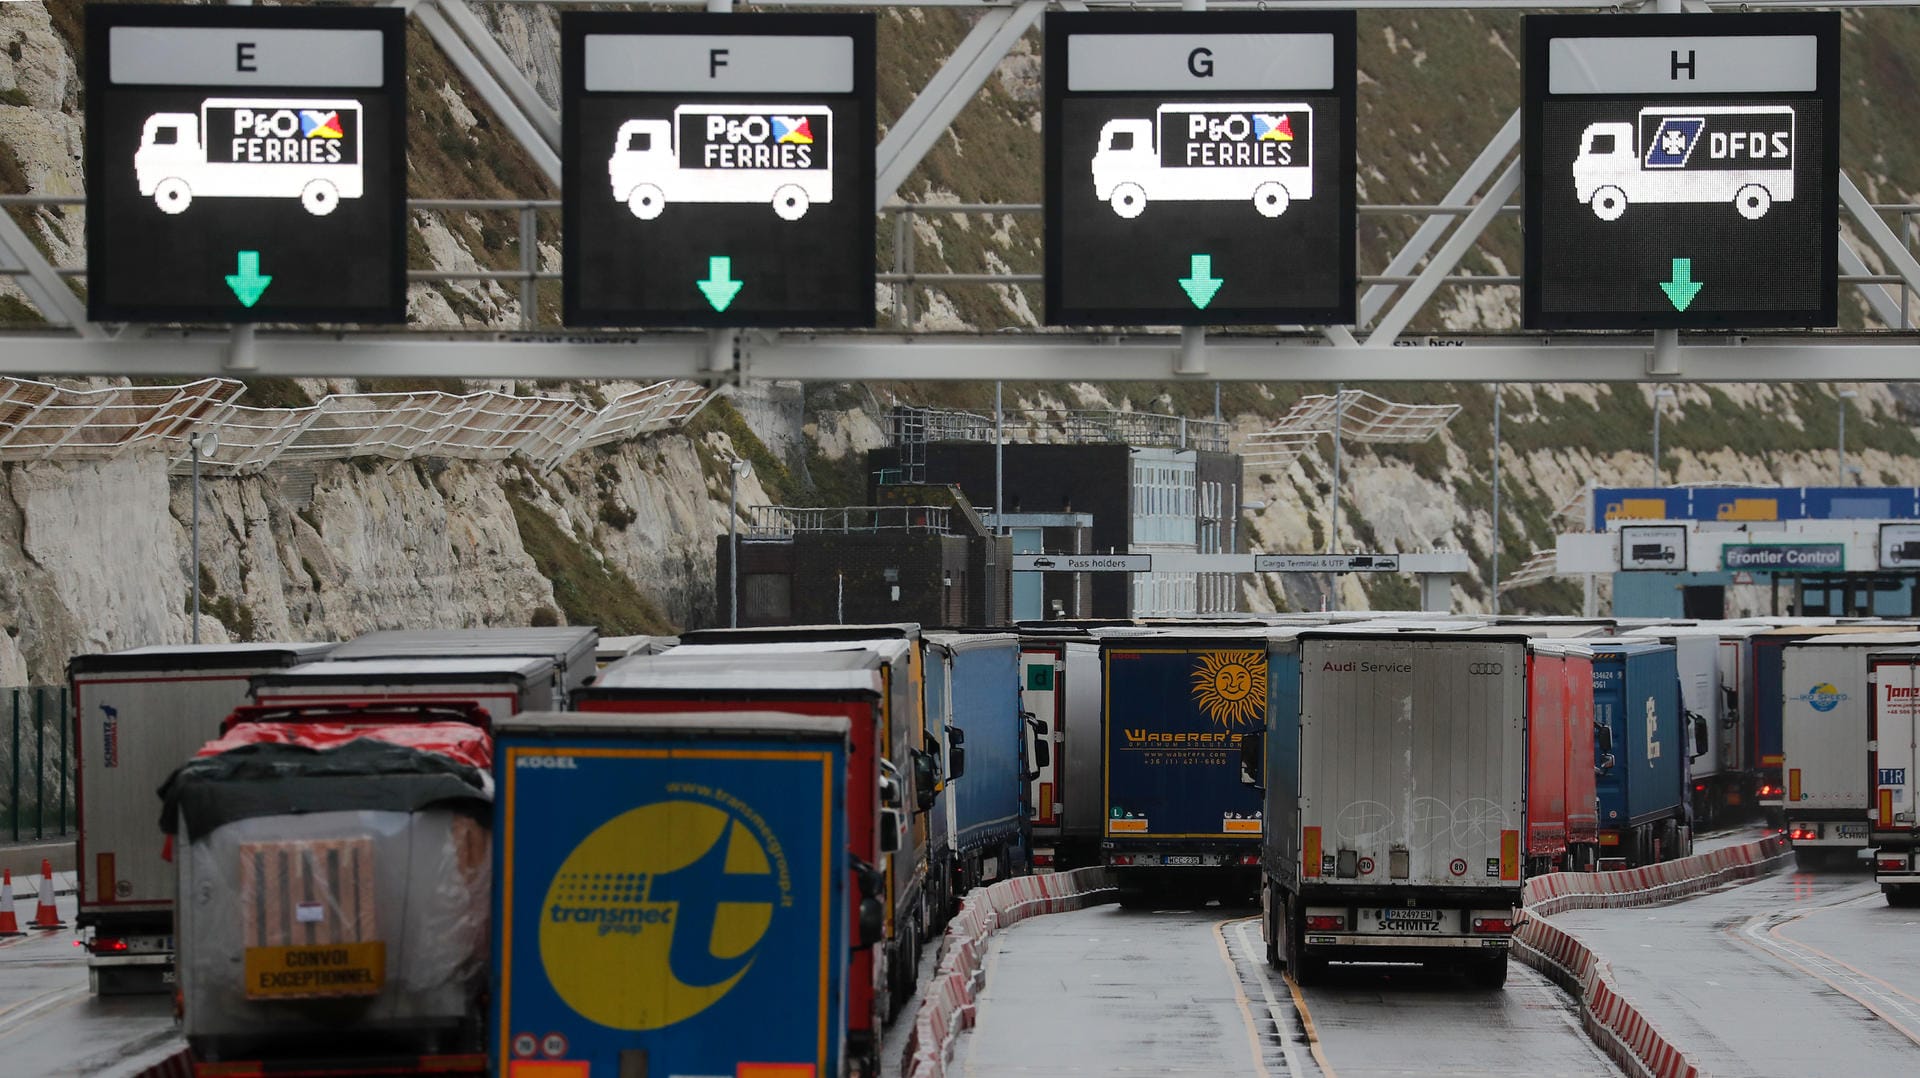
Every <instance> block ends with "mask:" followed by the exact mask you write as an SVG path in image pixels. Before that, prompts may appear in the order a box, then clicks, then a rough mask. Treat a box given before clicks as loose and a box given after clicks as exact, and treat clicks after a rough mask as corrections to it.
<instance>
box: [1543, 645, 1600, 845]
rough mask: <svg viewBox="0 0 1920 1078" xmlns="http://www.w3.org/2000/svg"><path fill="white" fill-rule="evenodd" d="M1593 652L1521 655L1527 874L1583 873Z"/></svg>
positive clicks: (1591, 818)
mask: <svg viewBox="0 0 1920 1078" xmlns="http://www.w3.org/2000/svg"><path fill="white" fill-rule="evenodd" d="M1593 736H1594V735H1593V652H1592V651H1591V650H1589V649H1588V648H1586V647H1585V646H1583V645H1581V644H1578V643H1575V642H1573V641H1569V640H1543V639H1535V640H1533V641H1531V642H1530V643H1529V644H1528V647H1527V861H1528V866H1529V868H1528V871H1529V873H1530V874H1535V873H1542V872H1553V871H1557V870H1579V869H1585V868H1589V867H1591V866H1592V865H1593V863H1594V861H1595V859H1596V858H1597V857H1598V856H1599V853H1598V851H1599V843H1600V819H1599V813H1598V811H1597V810H1596V808H1595V806H1594V781H1593V779H1594V776H1593Z"/></svg>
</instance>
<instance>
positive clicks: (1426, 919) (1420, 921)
mask: <svg viewBox="0 0 1920 1078" xmlns="http://www.w3.org/2000/svg"><path fill="white" fill-rule="evenodd" d="M1369 912H1373V914H1374V916H1373V917H1371V918H1369V919H1370V920H1371V921H1373V926H1374V928H1376V929H1377V930H1379V931H1381V932H1406V933H1428V932H1438V931H1440V911H1439V910H1429V909H1382V910H1379V911H1369Z"/></svg>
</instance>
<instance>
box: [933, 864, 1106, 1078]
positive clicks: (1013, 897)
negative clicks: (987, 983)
mask: <svg viewBox="0 0 1920 1078" xmlns="http://www.w3.org/2000/svg"><path fill="white" fill-rule="evenodd" d="M1119 895H1120V891H1119V889H1118V888H1117V887H1115V886H1114V884H1113V880H1112V877H1111V876H1110V875H1109V873H1108V872H1107V870H1106V869H1104V868H1082V869H1075V870H1074V871H1072V872H1056V873H1052V874H1050V875H1045V876H1021V877H1018V878H1016V879H1011V880H1002V881H1000V882H999V883H996V884H993V885H991V886H988V887H980V888H975V889H974V890H973V891H971V892H969V893H968V894H967V897H966V898H965V899H963V900H962V901H961V903H960V912H959V913H957V914H955V915H954V918H953V920H951V921H949V922H947V931H946V936H945V937H944V939H943V940H942V942H941V945H940V965H939V968H938V969H937V970H936V971H935V972H934V975H933V980H932V981H931V982H929V983H928V985H927V990H926V994H925V995H923V996H922V997H921V999H920V1009H919V1010H918V1011H916V1012H915V1013H914V1016H913V1028H912V1030H910V1031H909V1032H908V1035H907V1048H906V1056H905V1059H904V1060H903V1061H902V1063H901V1068H900V1073H901V1074H902V1075H903V1076H905V1078H942V1076H944V1075H945V1074H946V1069H947V1062H948V1060H949V1059H950V1058H951V1057H952V1054H953V1040H954V1038H955V1037H957V1036H959V1034H960V1031H962V1030H964V1029H970V1028H972V1026H973V1014H974V997H975V996H976V995H977V994H978V993H979V991H980V988H981V983H982V976H983V973H982V967H983V966H984V965H985V963H986V956H987V943H988V940H989V939H991V938H992V936H993V934H994V933H995V932H997V931H999V930H1000V929H1002V928H1005V927H1006V926H1008V925H1011V924H1015V923H1017V922H1020V921H1024V920H1026V919H1027V918H1029V917H1036V916H1039V915H1040V914H1044V913H1059V912H1062V911H1064V910H1077V909H1084V908H1085V907H1087V906H1097V905H1100V904H1101V903H1103V902H1113V901H1117V900H1118V899H1119Z"/></svg>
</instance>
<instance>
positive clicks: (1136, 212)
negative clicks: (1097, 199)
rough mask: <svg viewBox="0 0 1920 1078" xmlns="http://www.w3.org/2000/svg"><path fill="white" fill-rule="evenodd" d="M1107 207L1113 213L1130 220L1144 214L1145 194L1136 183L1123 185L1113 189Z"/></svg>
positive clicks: (1145, 207)
mask: <svg viewBox="0 0 1920 1078" xmlns="http://www.w3.org/2000/svg"><path fill="white" fill-rule="evenodd" d="M1107 205H1109V206H1112V207H1113V212H1115V213H1117V214H1119V215H1120V216H1122V217H1125V218H1127V219H1128V220H1132V219H1133V218H1135V217H1138V216H1140V215H1141V214H1142V213H1144V212H1146V209H1147V192H1146V191H1145V190H1144V189H1142V188H1141V186H1140V185H1139V184H1137V183H1123V184H1120V185H1119V186H1117V187H1115V188H1114V189H1113V194H1112V195H1110V196H1108V198H1107Z"/></svg>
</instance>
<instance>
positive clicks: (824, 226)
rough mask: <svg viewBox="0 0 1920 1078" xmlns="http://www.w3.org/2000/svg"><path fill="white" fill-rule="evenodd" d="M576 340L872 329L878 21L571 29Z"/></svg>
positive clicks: (570, 316) (579, 19) (633, 23)
mask: <svg viewBox="0 0 1920 1078" xmlns="http://www.w3.org/2000/svg"><path fill="white" fill-rule="evenodd" d="M560 35H561V54H560V55H561V71H560V77H561V83H562V91H563V94H564V97H565V107H564V108H563V109H562V121H561V140H562V149H561V153H562V158H563V165H562V182H561V187H562V190H563V194H564V200H565V201H564V206H563V208H562V211H561V212H562V215H563V218H564V221H563V224H564V226H565V237H564V240H563V243H564V250H563V255H564V258H563V260H562V273H563V278H564V281H563V284H564V293H565V303H564V305H565V317H566V320H567V322H568V323H569V324H571V325H613V326H710V327H740V326H871V325H872V324H873V322H874V310H875V308H874V302H873V290H874V255H873V236H874V232H873V214H874V204H873V199H874V51H873V50H874V44H873V42H874V20H873V16H872V15H867V14H861V15H792V14H776V15H760V14H754V15H730V14H729V15H721V14H703V13H702V14H661V13H605V12H591V13H589V12H575V11H569V12H566V13H564V14H562V16H561V20H560Z"/></svg>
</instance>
